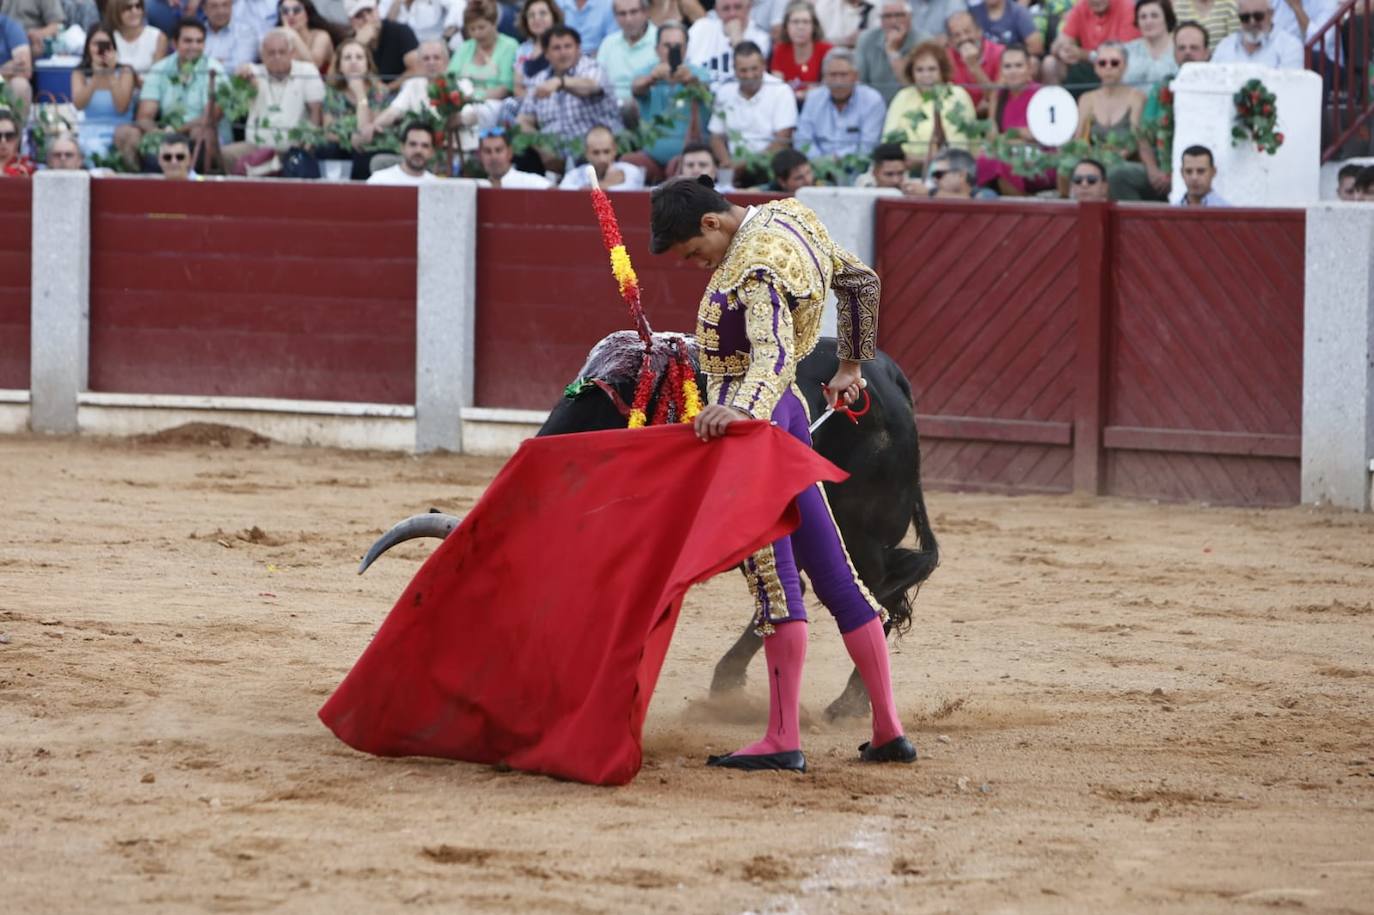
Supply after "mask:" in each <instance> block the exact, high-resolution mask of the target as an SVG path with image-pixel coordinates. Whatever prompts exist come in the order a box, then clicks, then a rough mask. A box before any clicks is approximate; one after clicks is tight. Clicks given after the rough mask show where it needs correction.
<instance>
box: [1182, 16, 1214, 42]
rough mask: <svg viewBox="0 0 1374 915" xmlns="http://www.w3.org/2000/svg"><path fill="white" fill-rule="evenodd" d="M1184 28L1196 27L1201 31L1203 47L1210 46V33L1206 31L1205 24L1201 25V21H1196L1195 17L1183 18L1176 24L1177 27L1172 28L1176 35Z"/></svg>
mask: <svg viewBox="0 0 1374 915" xmlns="http://www.w3.org/2000/svg"><path fill="white" fill-rule="evenodd" d="M1184 29H1197V30H1198V31H1199V32H1201V33H1202V46H1203V47H1204V48H1210V47H1211V46H1212V36H1211V33H1209V32H1208V31H1207V26H1205V25H1203V24H1202V23H1201V22H1198V21H1197V20H1196V19H1185V20H1183V21H1182V22H1180V23H1179V24H1178V28H1176V29H1174V35H1178V33H1179V32H1181V31H1183V30H1184Z"/></svg>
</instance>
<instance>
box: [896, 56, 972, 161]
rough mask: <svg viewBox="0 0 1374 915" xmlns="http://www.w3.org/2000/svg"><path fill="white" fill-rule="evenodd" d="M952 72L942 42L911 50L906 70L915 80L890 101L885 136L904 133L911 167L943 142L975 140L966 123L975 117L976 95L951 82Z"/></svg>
mask: <svg viewBox="0 0 1374 915" xmlns="http://www.w3.org/2000/svg"><path fill="white" fill-rule="evenodd" d="M953 73H954V69H953V67H952V66H951V65H950V62H949V56H948V55H947V54H946V53H945V48H944V46H943V45H941V44H939V43H938V42H934V41H927V42H923V43H922V44H918V45H917V46H916V47H915V48H914V49H912V51H911V53H910V54H909V55H907V59H906V63H905V64H904V65H903V67H902V74H903V75H904V76H905V77H906V79H907V81H908V82H910V83H911V85H910V86H907V87H906V88H905V89H903V90H902V91H901V92H898V93H897V95H896V96H894V97H893V99H892V104H891V105H889V106H888V109H887V119H886V120H885V121H884V122H883V137H884V139H892V138H893V137H894V136H895V137H898V138H900V142H901V143H902V148H903V149H904V150H905V151H906V164H907V168H908V169H920V168H923V167H924V166H925V163H926V162H927V161H928V160H929V159H930V158H931V157H932V156H934V154H935V153H936V152H938V151H939V150H940V149H941V148H942V147H944V146H955V147H960V148H964V147H967V146H968V145H969V144H970V142H971V141H972V137H970V136H969V134H968V133H967V132H966V128H965V126H964V125H965V124H966V123H971V122H972V121H973V120H974V118H975V117H976V115H975V113H974V108H973V99H971V98H969V94H968V93H967V92H965V91H964V89H963V88H962V87H960V86H951V85H950V84H949V83H950V78H951V77H952V76H953ZM956 122H957V123H956Z"/></svg>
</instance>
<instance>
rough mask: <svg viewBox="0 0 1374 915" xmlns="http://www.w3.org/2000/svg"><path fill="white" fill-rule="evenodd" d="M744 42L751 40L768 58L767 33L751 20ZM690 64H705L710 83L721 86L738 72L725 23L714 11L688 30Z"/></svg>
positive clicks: (766, 58) (765, 59) (688, 57)
mask: <svg viewBox="0 0 1374 915" xmlns="http://www.w3.org/2000/svg"><path fill="white" fill-rule="evenodd" d="M743 40H744V41H752V42H753V43H754V44H756V45H758V46H759V50H760V51H762V52H763V59H764V61H765V62H766V61H767V60H768V46H769V39H768V32H767V31H766V30H764V29H761V28H759V27H758V24H757V23H755V22H753V21H752V20H751V21H750V23H749V25H748V26H746V27H745V29H744V38H743ZM687 63H689V64H695V65H696V66H699V67H705V68H706V69H707V70H710V71H711V85H712V86H713V87H714V86H719V85H720V84H721V83H722V82H724V81H725V80H727V79H729V78H730V77H732V76H734V75H735V48H734V45H733V44H732V43H731V42H730V39H729V38H727V37H725V26H724V25H722V24H721V21H720V17H718V16H717V15H716V13H715V10H712V11H711V12H709V13H707V14H706V15H705V16H703V17H701V18H700V19H698V20H697V21H696V22H693V23H692V27H691V28H690V29H688V30H687Z"/></svg>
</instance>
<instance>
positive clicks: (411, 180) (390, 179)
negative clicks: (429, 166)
mask: <svg viewBox="0 0 1374 915" xmlns="http://www.w3.org/2000/svg"><path fill="white" fill-rule="evenodd" d="M442 180H443V179H442V178H440V177H439V176H438V175H436V174H434V173H432V172H425V173H424V174H422V175H420V177H418V178H417V177H415V176H414V175H411V174H408V173H406V172H405V171H404V170H403V169H402V168H401V166H400V165H393V166H391V168H384V169H382V170H381V171H379V172H373V173H372V175H371V176H370V177H369V178H368V179H367V183H368V184H391V185H406V184H428V183H430V182H431V181H442Z"/></svg>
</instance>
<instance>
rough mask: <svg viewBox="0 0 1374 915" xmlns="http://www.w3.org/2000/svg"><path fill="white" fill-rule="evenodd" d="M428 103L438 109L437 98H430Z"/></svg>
mask: <svg viewBox="0 0 1374 915" xmlns="http://www.w3.org/2000/svg"><path fill="white" fill-rule="evenodd" d="M429 103H430V104H431V105H433V106H434V107H435V108H438V107H439V100H438V99H437V98H432V99H430V100H429Z"/></svg>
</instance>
